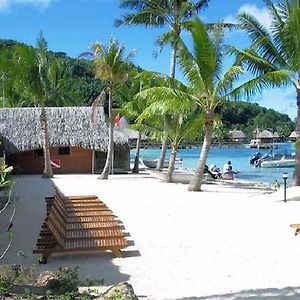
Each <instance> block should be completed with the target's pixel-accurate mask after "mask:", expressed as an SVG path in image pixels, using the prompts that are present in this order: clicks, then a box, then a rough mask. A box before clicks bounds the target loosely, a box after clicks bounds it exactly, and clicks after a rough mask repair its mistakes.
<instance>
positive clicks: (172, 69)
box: [169, 45, 177, 78]
mask: <svg viewBox="0 0 300 300" xmlns="http://www.w3.org/2000/svg"><path fill="white" fill-rule="evenodd" d="M176 60H177V47H176V45H174V47H173V49H172V55H171V61H170V73H169V76H170V77H171V78H175V70H176Z"/></svg>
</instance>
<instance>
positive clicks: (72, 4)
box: [0, 0, 297, 119]
mask: <svg viewBox="0 0 300 300" xmlns="http://www.w3.org/2000/svg"><path fill="white" fill-rule="evenodd" d="M241 11H246V12H248V13H250V14H252V15H254V16H255V17H256V18H257V19H258V20H259V21H260V22H262V23H263V24H265V25H267V26H268V25H270V17H269V15H268V13H267V11H266V8H265V6H264V3H263V0H251V1H250V0H211V1H210V4H209V6H208V8H206V9H205V10H204V11H202V12H201V13H200V18H201V19H202V20H203V21H204V22H209V23H210V22H216V21H218V20H220V19H222V20H224V21H227V22H234V21H235V16H236V15H237V14H238V13H239V12H241ZM127 12H128V11H126V10H124V9H120V8H119V0H0V39H14V40H17V41H21V42H24V43H26V44H31V45H33V46H35V45H36V39H37V36H38V34H39V32H40V31H41V30H42V31H43V34H44V36H45V38H46V40H47V42H48V48H49V50H52V51H62V52H65V53H67V54H68V55H69V56H71V57H78V55H79V54H80V53H82V52H85V51H87V50H88V49H89V46H90V45H91V44H92V43H93V42H96V41H99V42H102V43H107V42H108V41H109V39H110V38H116V39H117V40H118V41H120V42H122V43H123V44H124V45H125V47H126V49H127V50H128V53H129V52H130V51H131V50H132V49H135V50H136V56H135V57H134V59H133V62H134V63H135V64H137V65H139V66H141V67H142V68H144V69H146V70H151V71H157V72H162V73H165V74H168V73H169V61H170V56H171V50H170V49H169V48H166V49H164V50H163V51H162V52H161V53H159V55H158V57H157V58H154V56H153V53H154V52H155V51H157V50H158V49H157V47H156V46H155V44H154V42H155V38H156V37H157V36H158V35H159V34H160V33H162V32H164V31H165V30H167V28H162V29H151V28H144V27H118V28H116V27H115V26H114V21H115V19H117V18H121V16H122V15H124V14H125V13H127ZM184 35H186V38H188V36H187V33H184ZM183 38H185V36H183ZM226 43H227V44H231V45H234V46H236V47H238V48H240V49H242V48H245V47H247V46H248V43H249V40H248V37H247V35H246V33H244V32H241V31H232V32H229V33H228V34H227V35H226ZM230 62H231V60H230V58H227V59H226V61H225V67H226V66H229V64H230ZM177 78H178V79H179V80H184V79H183V77H182V75H181V74H180V73H179V72H178V73H177ZM250 101H251V102H256V103H258V104H259V105H261V106H264V107H267V108H273V109H275V110H277V111H279V112H282V113H286V114H288V115H289V116H290V117H291V118H292V119H294V118H295V117H296V113H297V107H296V92H295V90H294V89H293V88H286V89H280V90H279V89H273V90H270V91H265V92H264V93H263V94H260V95H256V96H255V97H253V98H252V99H250Z"/></svg>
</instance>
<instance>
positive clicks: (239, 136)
mask: <svg viewBox="0 0 300 300" xmlns="http://www.w3.org/2000/svg"><path fill="white" fill-rule="evenodd" d="M229 136H230V138H231V139H233V140H243V139H245V138H246V135H245V133H244V132H243V131H241V130H231V131H229Z"/></svg>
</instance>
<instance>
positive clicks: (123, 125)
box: [115, 117, 147, 140]
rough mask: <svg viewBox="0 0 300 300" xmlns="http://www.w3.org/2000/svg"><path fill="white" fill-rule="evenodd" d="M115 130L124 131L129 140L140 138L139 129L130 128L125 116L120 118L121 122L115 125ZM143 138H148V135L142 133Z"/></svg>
mask: <svg viewBox="0 0 300 300" xmlns="http://www.w3.org/2000/svg"><path fill="white" fill-rule="evenodd" d="M115 131H118V132H121V133H123V134H124V135H125V136H127V137H128V139H129V140H136V139H137V138H138V135H139V132H138V131H137V130H134V129H131V128H129V124H128V122H127V120H126V118H125V117H122V118H121V120H120V124H119V125H118V126H116V127H115ZM141 139H142V140H146V139H147V136H146V135H145V134H143V133H142V135H141Z"/></svg>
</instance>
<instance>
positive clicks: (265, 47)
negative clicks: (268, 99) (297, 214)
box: [232, 0, 300, 185]
mask: <svg viewBox="0 0 300 300" xmlns="http://www.w3.org/2000/svg"><path fill="white" fill-rule="evenodd" d="M265 3H266V6H267V9H268V12H269V15H270V16H271V18H272V26H271V28H270V29H269V30H268V29H267V28H266V27H265V26H264V25H262V24H260V23H259V22H258V21H257V20H256V19H255V17H254V16H251V15H249V14H247V13H241V14H240V15H239V24H240V26H241V28H242V29H243V30H245V31H246V32H247V33H248V35H249V36H250V38H251V40H252V43H251V47H250V48H249V49H246V50H244V51H238V50H236V49H232V51H233V52H234V53H237V54H238V58H237V59H238V61H239V63H241V64H244V65H245V66H246V67H247V69H248V70H249V71H251V72H252V74H253V75H254V78H253V79H252V80H250V81H249V82H248V83H247V84H245V85H243V86H242V87H240V88H237V89H236V90H235V91H234V93H235V94H236V96H240V95H241V94H243V95H246V96H251V95H253V94H257V93H261V91H262V90H263V89H264V88H273V87H282V86H293V87H294V88H295V90H296V102H297V131H298V132H300V26H299V24H300V1H299V0H278V1H276V2H275V1H271V0H265ZM293 184H294V185H300V149H299V148H298V149H297V150H296V166H295V171H294V178H293Z"/></svg>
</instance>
